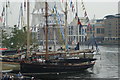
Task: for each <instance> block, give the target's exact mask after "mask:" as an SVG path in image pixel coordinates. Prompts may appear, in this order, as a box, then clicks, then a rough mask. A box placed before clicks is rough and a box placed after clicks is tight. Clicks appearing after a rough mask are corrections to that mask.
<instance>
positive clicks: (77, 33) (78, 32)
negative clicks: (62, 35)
mask: <svg viewBox="0 0 120 80" xmlns="http://www.w3.org/2000/svg"><path fill="white" fill-rule="evenodd" d="M80 22H81V24H82V26H79V25H78V19H73V21H72V22H71V23H70V24H69V25H68V42H69V44H76V43H77V42H80V43H84V42H85V41H86V40H85V39H86V37H87V33H86V30H87V25H86V23H85V18H84V17H81V18H80Z"/></svg>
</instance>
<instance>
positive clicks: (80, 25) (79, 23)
mask: <svg viewBox="0 0 120 80" xmlns="http://www.w3.org/2000/svg"><path fill="white" fill-rule="evenodd" d="M78 25H79V27H80V28H81V27H82V24H81V22H80V19H79V18H78Z"/></svg>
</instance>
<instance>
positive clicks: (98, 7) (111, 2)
mask: <svg viewBox="0 0 120 80" xmlns="http://www.w3.org/2000/svg"><path fill="white" fill-rule="evenodd" d="M3 1H5V0H0V15H1V12H2V6H3V3H2V2H3ZM21 1H23V0H17V2H16V0H10V2H14V3H11V9H9V12H10V11H11V13H10V14H9V15H10V18H9V24H10V25H13V24H17V22H18V15H19V10H20V9H19V6H20V5H19V3H20V2H21ZM30 1H34V0H30ZM49 1H53V2H54V1H62V0H49ZM63 1H65V0H63ZM68 1H71V0H68ZM72 1H76V0H72ZM77 1H81V0H77ZM83 1H84V5H85V9H86V11H87V14H88V17H89V18H90V19H93V17H94V15H95V18H96V19H98V18H99V19H101V18H103V17H104V16H106V15H109V14H110V15H111V14H113V15H114V14H117V13H118V1H119V0H83ZM18 2H19V3H18ZM63 5H64V4H63V3H61V6H63ZM68 5H69V4H68ZM63 7H64V6H63ZM32 8H33V6H32ZM78 9H79V16H80V17H82V16H84V15H83V14H84V12H83V10H82V8H81V2H78ZM71 16H74V15H71ZM71 16H70V18H72V17H71ZM70 18H69V19H70Z"/></svg>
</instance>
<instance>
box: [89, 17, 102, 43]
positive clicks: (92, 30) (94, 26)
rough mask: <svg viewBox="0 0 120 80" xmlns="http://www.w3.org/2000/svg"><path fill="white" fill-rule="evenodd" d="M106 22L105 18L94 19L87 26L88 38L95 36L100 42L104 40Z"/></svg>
mask: <svg viewBox="0 0 120 80" xmlns="http://www.w3.org/2000/svg"><path fill="white" fill-rule="evenodd" d="M103 24H104V22H103V19H93V20H91V22H90V24H89V25H88V26H87V39H90V38H91V37H93V36H94V38H95V40H96V41H97V42H98V43H101V42H103V40H104V25H103Z"/></svg>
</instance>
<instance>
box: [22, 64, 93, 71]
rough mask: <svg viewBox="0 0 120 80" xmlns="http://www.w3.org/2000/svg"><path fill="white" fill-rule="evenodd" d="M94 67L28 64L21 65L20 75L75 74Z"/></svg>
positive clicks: (90, 65)
mask: <svg viewBox="0 0 120 80" xmlns="http://www.w3.org/2000/svg"><path fill="white" fill-rule="evenodd" d="M93 66H94V63H90V64H84V65H77V66H72V65H50V64H35V63H34V64H33V63H32V64H30V63H21V72H22V73H62V72H75V71H84V70H86V69H88V68H91V67H93Z"/></svg>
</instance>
